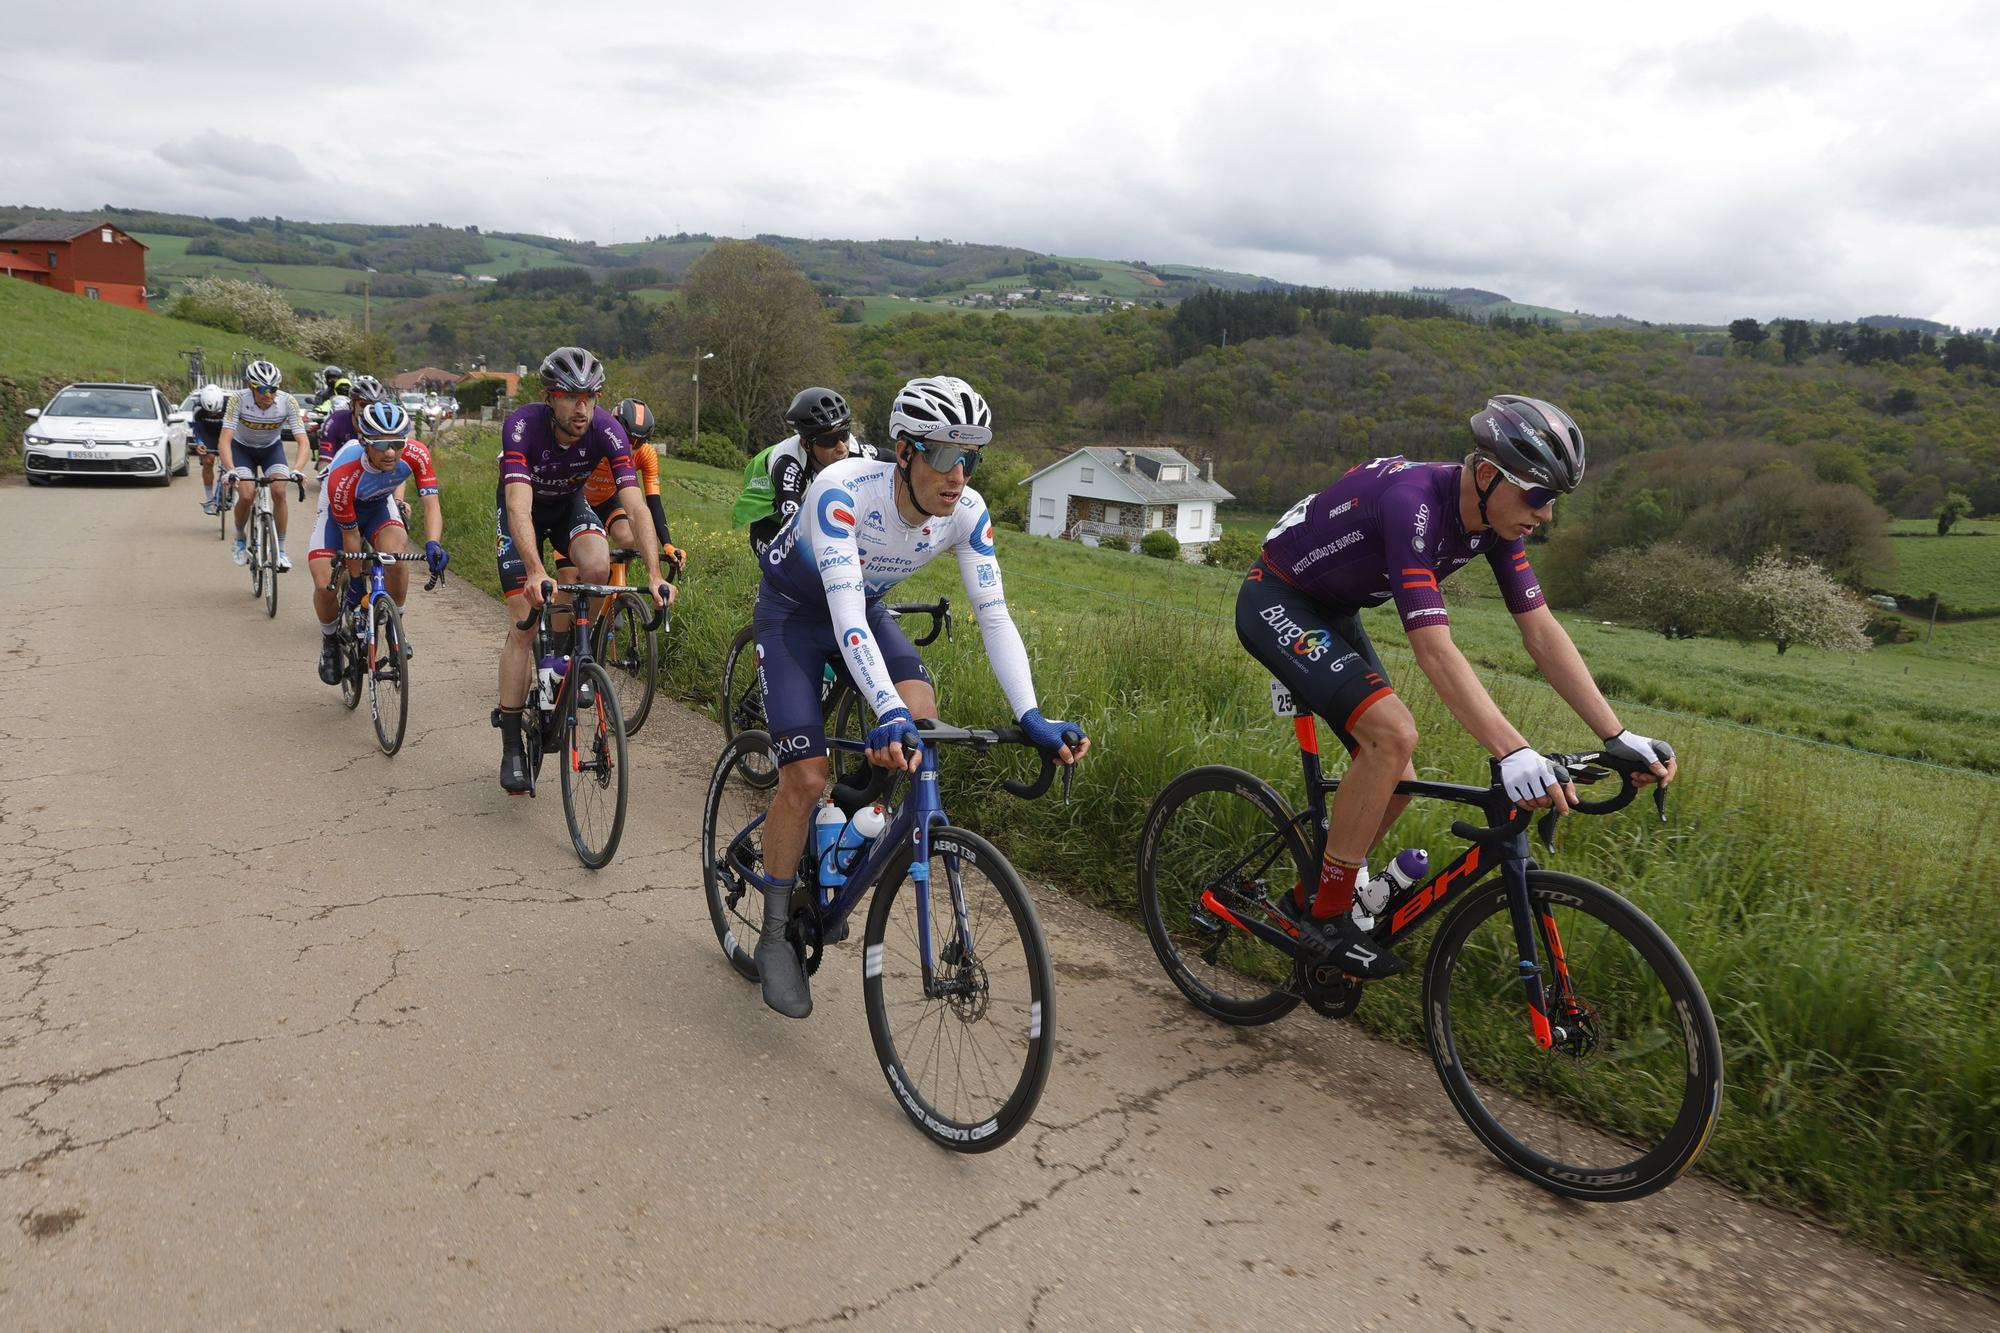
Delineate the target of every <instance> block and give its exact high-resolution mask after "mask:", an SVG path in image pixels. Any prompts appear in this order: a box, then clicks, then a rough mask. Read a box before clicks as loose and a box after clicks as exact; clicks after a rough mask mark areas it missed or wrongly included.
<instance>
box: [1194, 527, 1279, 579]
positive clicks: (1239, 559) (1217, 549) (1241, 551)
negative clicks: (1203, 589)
mask: <svg viewBox="0 0 2000 1333" xmlns="http://www.w3.org/2000/svg"><path fill="white" fill-rule="evenodd" d="M1263 549H1264V539H1263V538H1262V537H1260V536H1258V535H1257V533H1256V531H1255V529H1253V528H1249V527H1246V526H1244V525H1243V524H1241V523H1231V524H1229V525H1228V526H1227V527H1225V528H1223V530H1222V536H1221V537H1219V538H1217V539H1216V540H1215V541H1212V542H1210V543H1209V544H1208V549H1207V550H1205V551H1203V552H1202V553H1201V562H1202V563H1203V564H1205V565H1220V566H1222V567H1223V568H1224V569H1248V568H1250V566H1251V565H1252V564H1253V563H1255V561H1256V559H1257V553H1258V552H1259V551H1261V550H1263Z"/></svg>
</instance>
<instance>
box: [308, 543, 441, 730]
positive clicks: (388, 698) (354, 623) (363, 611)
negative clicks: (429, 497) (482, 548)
mask: <svg viewBox="0 0 2000 1333" xmlns="http://www.w3.org/2000/svg"><path fill="white" fill-rule="evenodd" d="M334 559H336V560H345V561H348V562H351V563H366V564H367V565H368V566H369V569H368V577H367V581H366V582H365V583H363V584H362V585H361V587H360V588H359V589H358V590H357V589H356V588H355V586H354V581H353V580H346V582H347V587H346V588H345V589H344V590H343V589H342V588H341V584H342V582H343V579H342V578H341V575H340V574H339V572H338V571H336V572H335V573H334V575H333V581H332V583H331V584H329V585H328V590H329V591H339V592H340V595H341V600H342V605H341V609H340V619H339V620H338V621H337V622H336V625H337V628H335V630H334V632H333V638H334V642H335V643H336V644H338V645H339V648H340V701H341V703H343V704H345V705H346V706H347V707H348V708H350V709H352V708H354V707H355V706H356V705H358V704H359V703H360V702H361V683H362V681H363V680H364V679H365V680H366V681H367V682H368V711H369V713H370V715H371V716H373V718H374V720H375V742H376V744H378V745H380V746H381V747H382V753H383V754H394V753H396V751H398V750H400V749H402V748H403V735H404V733H405V732H406V731H407V730H408V728H409V725H410V656H411V654H410V643H409V640H408V639H406V638H404V637H403V608H401V607H400V606H397V605H396V599H395V598H394V597H391V596H390V595H389V586H388V581H387V580H386V579H385V578H384V577H383V571H384V570H386V569H388V568H389V567H390V566H391V565H396V564H422V563H423V559H424V557H423V554H422V553H421V552H416V551H399V552H393V553H392V552H386V551H378V550H376V549H375V547H374V546H373V545H372V544H370V543H369V541H368V539H367V538H365V537H364V538H363V539H362V541H361V550H360V551H358V552H355V553H353V554H349V553H347V552H345V551H336V552H334ZM443 581H444V574H443V572H442V571H440V572H438V573H436V574H433V575H431V576H430V578H429V579H428V580H426V581H425V583H424V591H425V592H429V591H430V590H431V589H433V588H435V587H437V586H438V584H440V583H442V582H443Z"/></svg>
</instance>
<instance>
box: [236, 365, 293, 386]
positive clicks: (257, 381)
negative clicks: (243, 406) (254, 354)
mask: <svg viewBox="0 0 2000 1333" xmlns="http://www.w3.org/2000/svg"><path fill="white" fill-rule="evenodd" d="M243 382H244V383H245V384H247V385H249V386H250V387H251V388H253V389H275V388H277V387H278V386H279V385H280V384H282V383H284V382H285V374H284V372H283V371H281V370H279V369H278V368H277V367H276V366H274V365H272V364H271V363H270V362H269V361H252V362H251V363H250V365H249V366H248V368H246V369H245V370H244V372H243Z"/></svg>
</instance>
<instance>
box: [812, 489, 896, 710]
mask: <svg viewBox="0 0 2000 1333" xmlns="http://www.w3.org/2000/svg"><path fill="white" fill-rule="evenodd" d="M820 486H824V487H825V488H826V490H825V492H824V493H821V492H820V491H819V489H818V488H817V487H815V488H814V492H813V493H814V496H815V498H814V499H813V500H812V501H811V503H812V505H813V506H814V508H815V509H816V510H817V511H818V513H819V515H820V517H819V518H817V519H815V518H813V517H811V516H810V515H808V516H806V517H803V518H801V519H800V520H799V522H798V525H797V528H796V539H797V541H798V546H799V549H798V550H795V551H794V553H793V554H792V555H791V556H789V557H787V558H788V559H797V558H798V557H799V555H800V554H803V555H804V556H805V558H806V559H807V560H809V561H811V562H812V565H813V568H814V569H816V570H817V571H818V572H819V581H820V586H821V587H823V588H824V589H825V590H826V613H827V617H828V619H829V620H830V621H831V622H832V624H833V630H834V634H835V636H836V641H837V642H838V643H839V644H840V655H841V657H842V658H843V659H845V660H846V662H847V674H848V675H849V676H850V677H852V679H853V681H854V684H855V686H856V688H857V690H858V691H859V692H860V695H861V697H862V698H863V699H865V700H867V701H868V707H869V710H870V711H871V712H873V713H874V714H875V716H876V717H878V718H879V717H883V716H885V715H887V714H889V713H891V712H894V711H895V710H897V709H902V710H903V711H904V712H908V711H910V706H909V704H907V703H906V702H904V700H903V696H902V695H900V694H898V693H897V692H896V685H895V682H894V681H892V680H890V679H889V671H888V667H887V664H886V663H884V662H883V660H882V652H881V650H880V649H879V648H877V647H876V646H875V636H874V635H873V634H872V633H870V632H869V629H868V594H867V591H866V589H867V582H866V580H865V579H864V578H863V577H862V573H861V541H860V539H859V538H858V537H857V536H856V535H855V516H854V510H855V508H856V506H855V503H854V496H853V495H852V494H850V493H849V492H848V491H846V490H843V489H842V488H841V487H840V486H839V485H838V484H836V483H833V482H831V481H829V480H828V479H827V477H826V475H825V474H824V473H822V474H821V476H820Z"/></svg>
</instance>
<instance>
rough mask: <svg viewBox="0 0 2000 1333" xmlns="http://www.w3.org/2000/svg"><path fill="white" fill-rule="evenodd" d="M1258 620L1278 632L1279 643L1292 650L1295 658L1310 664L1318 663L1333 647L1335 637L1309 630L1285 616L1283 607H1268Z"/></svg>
mask: <svg viewBox="0 0 2000 1333" xmlns="http://www.w3.org/2000/svg"><path fill="white" fill-rule="evenodd" d="M1257 616H1258V619H1260V620H1262V621H1263V622H1264V623H1265V624H1266V625H1269V626H1270V627H1271V628H1272V629H1274V630H1276V631H1277V632H1278V642H1279V643H1280V644H1281V645H1283V646H1284V647H1287V648H1290V649H1291V650H1292V652H1293V654H1294V655H1295V656H1298V657H1303V658H1305V659H1306V661H1308V662H1317V661H1319V659H1320V658H1322V657H1324V656H1326V650H1327V649H1328V648H1331V647H1332V646H1333V637H1332V636H1331V635H1329V634H1328V633H1327V632H1326V631H1325V630H1323V629H1307V628H1306V627H1305V626H1304V625H1301V624H1299V622H1298V621H1296V620H1293V619H1292V618H1291V617H1290V616H1288V615H1286V614H1285V608H1284V607H1282V606H1267V607H1265V608H1264V609H1263V610H1262V611H1260V612H1258V613H1257Z"/></svg>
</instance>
